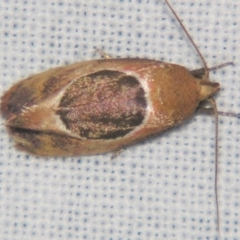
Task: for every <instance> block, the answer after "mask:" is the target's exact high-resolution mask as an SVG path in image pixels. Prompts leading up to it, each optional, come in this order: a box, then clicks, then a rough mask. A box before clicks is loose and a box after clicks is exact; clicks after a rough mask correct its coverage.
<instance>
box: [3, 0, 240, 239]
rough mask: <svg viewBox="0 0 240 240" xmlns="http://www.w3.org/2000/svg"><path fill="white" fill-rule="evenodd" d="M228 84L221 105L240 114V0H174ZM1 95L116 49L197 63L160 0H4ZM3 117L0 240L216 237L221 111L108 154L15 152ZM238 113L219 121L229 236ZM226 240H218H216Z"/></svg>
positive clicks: (239, 219)
mask: <svg viewBox="0 0 240 240" xmlns="http://www.w3.org/2000/svg"><path fill="white" fill-rule="evenodd" d="M171 2H172V5H173V7H174V9H175V10H176V12H177V13H178V15H179V17H180V18H181V19H182V20H183V22H184V25H185V26H186V28H187V29H188V31H189V32H190V34H191V36H192V37H193V38H194V40H195V42H196V43H197V45H198V46H199V48H200V50H201V52H202V53H203V55H204V56H205V58H206V60H207V62H208V64H209V66H214V65H217V64H220V63H223V62H226V61H234V64H235V65H234V66H229V67H226V68H224V69H220V70H218V71H216V72H213V73H211V79H213V80H214V81H217V82H219V83H220V84H221V87H222V89H221V91H220V93H219V94H218V95H217V97H216V99H217V103H218V107H219V109H220V110H222V111H229V112H236V113H238V112H240V68H239V66H240V50H239V43H240V27H239V22H240V14H239V8H240V1H239V0H218V1H211V0H198V1H193V0H191V1H183V0H172V1H171ZM0 29H1V30H0V31H1V36H2V37H1V41H0V52H1V54H0V55H1V57H0V61H1V62H0V68H1V70H0V76H1V77H0V86H1V89H0V90H1V94H2V93H3V92H4V91H5V90H7V89H8V88H9V87H10V86H11V85H12V84H13V83H16V82H17V81H18V80H20V79H22V78H25V77H27V76H29V75H31V74H35V73H38V72H41V71H43V70H47V69H49V68H53V67H55V66H62V65H65V64H66V63H73V62H77V61H83V60H89V59H92V58H99V56H98V54H96V53H95V51H94V47H98V48H101V49H103V50H104V51H105V52H106V53H108V54H110V55H111V56H113V57H115V56H120V57H144V58H150V59H158V60H163V61H167V62H173V63H178V64H181V65H184V66H187V68H189V69H196V68H200V67H202V63H201V61H200V60H199V58H198V56H197V54H196V52H195V50H194V49H193V47H192V46H191V44H190V43H189V41H188V40H187V38H186V36H185V34H184V32H183V31H182V29H181V28H180V27H179V24H178V23H176V21H175V20H174V17H173V15H172V13H171V12H170V10H169V9H168V7H167V6H166V4H165V3H164V1H163V0H159V1H156V0H150V1H147V0H143V1H137V0H133V1H127V0H105V1H94V0H88V1H85V0H75V1H70V0H69V1H67V0H62V1H54V0H38V1H37V0H35V1H34V0H25V1H23V0H17V1H11V0H2V1H0ZM3 122H4V121H3V120H2V119H1V125H0V126H1V136H0V149H1V152H0V239H1V240H13V239H21V240H22V239H24V240H26V239H31V240H35V239H44V240H46V239H76V240H77V239H78V240H79V239H124V240H125V239H216V238H214V237H216V236H217V234H216V223H215V219H216V213H215V200H214V137H215V133H214V118H213V117H209V116H201V115H197V116H194V117H193V118H192V119H191V120H189V121H188V122H187V123H185V124H184V125H182V126H181V127H179V128H177V129H173V130H171V131H170V132H166V133H164V134H162V135H160V136H159V137H156V138H154V139H150V140H149V141H145V142H144V143H141V144H139V145H135V146H132V147H129V148H127V149H126V150H125V151H124V152H123V153H121V155H120V156H118V157H117V158H116V159H115V160H113V161H110V156H111V154H105V155H99V156H92V157H75V158H64V159H63V158H37V157H34V156H30V155H28V154H26V153H24V152H19V151H18V150H16V149H15V148H14V146H13V145H14V143H13V142H12V141H11V138H10V137H9V136H8V134H7V132H6V128H5V126H4V125H3ZM239 136H240V120H238V119H234V118H230V117H220V121H219V144H220V146H219V161H220V166H219V168H220V175H219V203H220V217H221V221H220V228H221V237H222V239H223V238H224V237H225V238H224V239H240V237H239V236H240V232H239V231H240V230H239V229H240V206H239V203H240V185H239V181H240V175H239V172H240V165H239V155H240V150H239V141H240V139H239ZM219 239H220V238H219Z"/></svg>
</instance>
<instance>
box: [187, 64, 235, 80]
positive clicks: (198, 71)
mask: <svg viewBox="0 0 240 240" xmlns="http://www.w3.org/2000/svg"><path fill="white" fill-rule="evenodd" d="M229 65H233V62H225V63H222V64H219V65H217V66H214V67H210V68H208V71H214V70H217V69H220V68H224V67H226V66H229ZM190 73H191V74H192V75H193V76H194V77H195V78H198V79H202V78H203V76H204V73H205V69H204V68H199V69H195V70H192V71H190Z"/></svg>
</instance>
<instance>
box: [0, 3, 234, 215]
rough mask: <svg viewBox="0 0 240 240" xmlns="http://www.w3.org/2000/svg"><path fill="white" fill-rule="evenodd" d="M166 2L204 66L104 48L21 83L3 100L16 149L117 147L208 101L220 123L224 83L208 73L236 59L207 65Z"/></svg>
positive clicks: (42, 152)
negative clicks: (117, 55) (98, 55)
mask: <svg viewBox="0 0 240 240" xmlns="http://www.w3.org/2000/svg"><path fill="white" fill-rule="evenodd" d="M166 3H167V4H168V6H169V8H170V9H171V10H172V12H173V14H174V15H175V17H176V19H177V20H178V22H179V23H180V25H181V26H182V28H183V30H184V31H185V33H186V34H187V36H188V37H189V40H190V41H191V43H192V44H193V46H194V47H195V49H196V51H197V53H198V54H199V56H200V58H201V60H202V62H203V65H204V68H203V69H199V70H195V71H189V70H188V69H187V68H185V67H183V66H180V65H177V64H172V63H166V62H162V61H156V60H149V59H139V58H129V59H127V58H124V59H112V58H111V57H110V56H108V55H106V54H104V53H103V54H102V55H103V56H104V58H103V59H99V60H92V61H85V62H80V63H75V64H72V65H69V66H64V67H57V68H54V69H50V70H48V71H45V72H43V73H39V74H36V75H34V76H31V77H29V78H26V79H24V80H21V81H19V82H18V83H16V84H14V85H13V86H12V87H11V88H10V89H9V90H8V91H7V92H6V93H5V94H4V95H3V96H2V97H1V106H0V107H1V115H2V117H3V118H4V119H5V120H6V127H7V129H8V131H9V133H10V134H11V136H12V138H13V140H14V142H15V145H16V146H17V148H18V149H20V150H23V151H26V152H28V153H31V154H34V155H38V156H76V155H77V156H79V155H94V154H100V153H105V152H114V151H116V152H117V151H120V150H121V149H123V148H124V147H126V146H129V145H132V144H134V143H136V142H139V141H142V140H143V139H145V138H148V137H150V136H152V135H155V134H161V133H162V132H163V131H166V130H167V129H169V128H172V127H175V126H177V125H179V124H181V123H183V122H184V121H185V120H187V119H189V118H190V117H191V116H193V115H194V114H195V112H196V111H197V109H198V108H199V105H200V104H201V103H202V102H204V101H210V102H211V103H212V104H213V108H212V109H207V110H206V109H205V110H203V111H205V112H207V111H208V112H211V113H215V116H216V120H217V115H218V112H217V107H216V104H215V102H214V100H213V98H212V97H213V96H214V94H215V93H216V92H218V91H219V89H220V85H219V83H216V82H212V81H210V80H209V71H210V70H212V69H217V68H219V67H223V66H225V65H228V64H231V63H226V64H222V65H220V66H218V67H214V68H208V66H207V64H206V61H205V60H204V58H203V56H202V54H201V53H200V51H199V50H198V48H197V47H196V45H195V43H194V42H193V40H192V39H191V37H190V36H189V34H188V32H187V31H186V29H185V27H184V26H183V24H182V23H181V21H180V20H179V18H178V16H177V15H176V13H175V12H174V10H173V9H172V7H171V6H170V4H169V3H168V1H167V0H166ZM216 133H217V124H216ZM216 149H217V136H216ZM216 156H217V150H216ZM216 158H217V157H216ZM216 160H217V159H216ZM216 162H217V161H216ZM216 168H217V166H216ZM216 196H217V195H216ZM216 199H217V197H216ZM216 202H217V201H216ZM217 211H218V210H217Z"/></svg>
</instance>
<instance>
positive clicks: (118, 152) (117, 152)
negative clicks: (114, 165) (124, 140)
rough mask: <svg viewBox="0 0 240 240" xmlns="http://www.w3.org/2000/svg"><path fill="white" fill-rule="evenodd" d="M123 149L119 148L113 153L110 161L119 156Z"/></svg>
mask: <svg viewBox="0 0 240 240" xmlns="http://www.w3.org/2000/svg"><path fill="white" fill-rule="evenodd" d="M123 150H124V148H121V149H119V150H117V151H116V152H114V153H113V155H112V156H111V160H112V159H114V158H116V157H117V156H119V155H120V154H121V153H122V152H123Z"/></svg>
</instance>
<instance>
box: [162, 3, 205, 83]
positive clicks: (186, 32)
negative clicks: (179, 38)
mask: <svg viewBox="0 0 240 240" xmlns="http://www.w3.org/2000/svg"><path fill="white" fill-rule="evenodd" d="M165 2H166V3H167V5H168V7H169V8H170V10H171V11H172V13H173V15H174V16H175V17H176V19H177V21H178V23H179V24H180V25H181V27H182V29H183V31H184V32H185V34H186V35H187V37H188V39H189V41H190V42H191V43H192V45H193V47H194V48H195V50H196V51H197V53H198V55H199V57H200V59H201V60H202V63H203V65H204V69H205V71H204V81H209V70H208V66H207V62H206V60H205V58H204V57H203V55H202V53H201V52H200V51H199V49H198V47H197V45H196V43H195V42H194V41H193V39H192V37H191V36H190V34H189V33H188V31H187V29H186V28H185V26H184V25H183V23H182V21H181V20H180V18H179V17H178V15H177V13H176V12H175V11H174V9H173V8H172V6H171V5H170V3H169V2H168V0H165Z"/></svg>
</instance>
